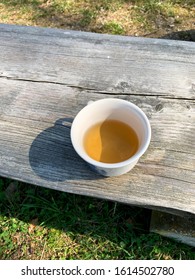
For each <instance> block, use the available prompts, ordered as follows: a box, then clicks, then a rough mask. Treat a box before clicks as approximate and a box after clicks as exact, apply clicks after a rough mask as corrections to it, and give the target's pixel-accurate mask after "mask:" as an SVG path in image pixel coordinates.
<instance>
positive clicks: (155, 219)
mask: <svg viewBox="0 0 195 280" xmlns="http://www.w3.org/2000/svg"><path fill="white" fill-rule="evenodd" d="M150 231H151V232H155V233H158V234H160V235H163V236H166V237H169V238H173V239H176V240H177V241H180V242H182V243H185V244H188V245H190V246H193V247H195V216H194V215H188V216H185V217H181V216H175V215H171V214H168V213H162V212H159V211H152V218H151V224H150Z"/></svg>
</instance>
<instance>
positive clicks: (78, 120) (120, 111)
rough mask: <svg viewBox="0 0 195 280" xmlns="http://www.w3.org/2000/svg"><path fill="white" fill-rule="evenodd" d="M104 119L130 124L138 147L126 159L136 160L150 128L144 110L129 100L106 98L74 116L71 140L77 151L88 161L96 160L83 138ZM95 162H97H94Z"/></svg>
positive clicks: (147, 143)
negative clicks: (89, 153)
mask: <svg viewBox="0 0 195 280" xmlns="http://www.w3.org/2000/svg"><path fill="white" fill-rule="evenodd" d="M105 120H118V121H121V122H123V123H126V124H127V125H129V126H131V127H132V128H133V129H134V131H135V132H136V134H137V136H138V139H139V148H138V150H137V152H136V154H135V155H133V156H132V157H131V158H130V159H128V160H127V161H133V160H137V159H138V158H139V157H140V156H141V155H142V154H143V153H144V152H145V150H146V149H147V147H148V145H149V142H150V137H151V129H150V124H149V121H148V119H147V117H146V115H145V114H144V112H143V111H142V110H141V109H140V108H139V107H137V106H136V105H134V104H133V103H131V102H128V101H125V100H121V99H115V98H106V99H101V100H98V101H95V102H93V103H90V104H89V105H87V106H86V107H84V108H83V109H82V110H81V111H80V112H79V113H78V114H77V116H76V117H75V119H74V121H73V124H72V128H71V140H72V144H73V146H74V148H75V150H76V151H77V153H78V154H79V155H80V156H81V157H82V158H83V159H84V160H86V161H88V162H89V163H92V164H94V162H96V161H95V160H93V159H92V158H90V157H89V156H88V155H87V153H86V151H85V149H84V145H83V139H84V135H85V133H86V131H87V130H88V129H89V128H90V127H91V126H93V125H94V124H97V123H99V122H103V121H105ZM96 163H97V162H96ZM120 164H121V163H114V164H112V163H109V164H108V163H105V164H103V163H101V162H99V164H98V165H112V166H113V165H120Z"/></svg>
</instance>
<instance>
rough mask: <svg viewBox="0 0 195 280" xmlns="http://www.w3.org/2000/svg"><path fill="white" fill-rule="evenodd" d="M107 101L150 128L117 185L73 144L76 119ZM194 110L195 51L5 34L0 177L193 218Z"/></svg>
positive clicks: (1, 38) (0, 61)
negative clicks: (128, 109) (138, 114)
mask: <svg viewBox="0 0 195 280" xmlns="http://www.w3.org/2000/svg"><path fill="white" fill-rule="evenodd" d="M106 97H117V98H122V99H125V100H129V101H131V102H133V103H135V104H137V105H138V106H139V107H141V108H142V109H143V111H144V112H145V113H146V114H147V116H148V117H149V119H150V122H151V127H152V140H151V144H150V147H149V149H148V151H147V152H146V154H145V155H144V156H143V157H142V158H141V160H140V161H139V163H138V164H137V166H136V167H135V168H134V169H133V170H132V171H130V172H129V173H127V174H125V175H122V176H120V177H113V178H103V177H100V176H98V175H96V174H95V173H93V172H92V171H91V170H90V169H89V168H88V166H87V165H86V164H85V162H84V161H83V160H82V159H80V158H79V157H78V155H77V154H76V153H75V151H74V149H73V147H72V145H71V141H70V127H71V122H72V120H73V118H74V117H75V115H76V114H77V113H78V112H79V110H81V109H82V108H83V107H84V106H85V105H86V104H87V102H88V101H89V100H98V99H101V98H106ZM194 105H195V44H194V43H192V42H184V41H171V40H163V39H147V38H132V37H123V36H112V35H102V34H93V33H85V32H77V31H65V30H58V29H47V28H37V27H22V26H14V25H3V24H1V25H0V176H4V177H9V178H13V179H16V180H20V181H24V182H28V183H31V184H35V185H39V186H42V187H46V188H52V189H56V190H59V191H65V192H69V193H76V194H80V195H86V196H93V197H98V198H102V199H109V200H113V201H117V202H121V203H127V204H130V205H136V206H141V207H146V208H150V209H153V210H160V211H163V212H167V213H171V214H177V215H179V216H182V217H189V216H190V219H191V217H193V219H194V214H195V110H194V109H195V106H194ZM154 230H155V229H154Z"/></svg>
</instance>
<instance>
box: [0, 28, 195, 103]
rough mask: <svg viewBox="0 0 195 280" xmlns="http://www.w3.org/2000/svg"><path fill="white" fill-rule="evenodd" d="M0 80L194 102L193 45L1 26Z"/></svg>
mask: <svg viewBox="0 0 195 280" xmlns="http://www.w3.org/2000/svg"><path fill="white" fill-rule="evenodd" d="M0 33H1V37H0V38H1V40H0V58H1V73H0V76H1V77H12V78H14V79H25V80H26V79H27V80H36V81H45V82H53V83H62V84H66V85H69V86H78V87H81V88H86V89H94V90H98V91H100V90H101V91H105V92H106V93H108V92H110V93H112V94H118V93H121V92H123V93H127V94H129V93H133V94H140V93H141V94H144V95H147V94H149V95H151V94H152V95H163V96H165V97H166V96H170V97H172V98H178V97H180V98H194V95H195V80H194V77H195V54H194V49H195V46H194V43H192V42H179V43H178V41H173V40H159V39H143V38H132V37H123V36H112V35H102V34H93V33H90V35H89V33H85V32H76V31H64V30H57V29H46V28H34V27H28V28H25V27H17V26H12V25H11V26H9V25H0Z"/></svg>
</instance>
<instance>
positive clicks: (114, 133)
mask: <svg viewBox="0 0 195 280" xmlns="http://www.w3.org/2000/svg"><path fill="white" fill-rule="evenodd" d="M150 138H151V127H150V123H149V121H148V119H147V117H146V115H145V114H144V112H143V111H142V110H141V109H140V108H139V107H137V106H136V105H135V104H133V103H131V102H129V101H125V100H122V99H117V98H106V99H101V100H98V101H95V102H90V104H89V105H87V106H86V107H84V108H83V109H82V110H81V111H80V112H79V113H78V114H77V116H76V117H75V119H74V121H73V123H72V127H71V141H72V144H73V147H74V149H75V150H76V152H77V153H78V154H79V156H80V157H81V158H83V159H84V160H85V161H86V162H87V163H88V164H89V165H90V167H91V168H92V169H93V170H94V171H95V172H97V173H99V174H101V175H103V176H118V175H122V174H124V173H126V172H128V171H129V170H131V169H132V168H133V167H134V165H135V164H136V163H137V161H138V159H139V158H140V157H141V156H142V155H143V153H144V152H145V151H146V149H147V148H148V146H149V143H150Z"/></svg>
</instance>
